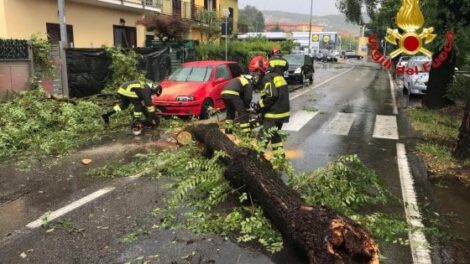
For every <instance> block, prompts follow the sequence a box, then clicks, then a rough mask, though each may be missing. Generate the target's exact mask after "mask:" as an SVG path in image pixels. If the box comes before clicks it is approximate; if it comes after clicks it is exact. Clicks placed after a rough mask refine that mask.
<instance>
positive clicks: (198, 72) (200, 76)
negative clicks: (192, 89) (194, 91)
mask: <svg viewBox="0 0 470 264" xmlns="http://www.w3.org/2000/svg"><path fill="white" fill-rule="evenodd" d="M211 73H212V67H184V68H179V69H177V70H176V71H175V72H174V73H173V74H172V75H171V76H170V77H169V78H168V80H170V81H175V82H207V81H209V79H210V77H211Z"/></svg>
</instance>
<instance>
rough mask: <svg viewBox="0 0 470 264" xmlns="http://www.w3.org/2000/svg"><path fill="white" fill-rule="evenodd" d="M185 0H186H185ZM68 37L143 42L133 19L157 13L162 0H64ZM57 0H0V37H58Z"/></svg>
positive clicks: (81, 41) (91, 43) (85, 42)
mask: <svg viewBox="0 0 470 264" xmlns="http://www.w3.org/2000/svg"><path fill="white" fill-rule="evenodd" d="M188 1H189V0H188ZM65 5H66V7H65V13H66V21H67V28H68V40H69V42H71V43H72V45H73V46H74V47H100V46H102V45H107V46H122V47H133V46H134V47H142V46H144V45H145V35H146V31H145V28H144V27H142V26H136V21H137V20H138V19H139V18H140V17H141V16H142V14H146V13H158V12H161V10H162V7H163V3H162V0H145V1H141V0H126V1H121V0H67V1H65ZM58 21H59V18H58V7H57V0H0V37H1V38H15V39H29V38H30V36H31V35H32V34H36V33H40V34H44V35H46V34H47V35H48V36H49V38H50V39H51V41H52V42H57V41H59V40H60V34H59V32H60V31H59V24H58Z"/></svg>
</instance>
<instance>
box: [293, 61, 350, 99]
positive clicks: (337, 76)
mask: <svg viewBox="0 0 470 264" xmlns="http://www.w3.org/2000/svg"><path fill="white" fill-rule="evenodd" d="M352 70H354V67H352V68H351V69H349V70H346V71H344V72H342V73H339V74H337V75H335V76H333V77H331V78H330V79H328V80H326V81H324V82H321V83H319V84H317V85H315V86H314V87H312V88H310V89H307V90H305V91H303V92H301V93H299V94H296V95H294V96H291V97H290V99H289V100H291V101H292V100H294V99H295V98H298V97H299V96H302V95H304V94H306V93H308V92H310V91H312V90H313V89H316V88H318V87H319V86H322V85H324V84H325V83H328V82H331V81H333V80H334V79H336V78H339V77H340V76H342V75H344V74H346V73H348V72H350V71H352Z"/></svg>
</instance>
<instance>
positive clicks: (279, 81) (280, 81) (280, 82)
mask: <svg viewBox="0 0 470 264" xmlns="http://www.w3.org/2000/svg"><path fill="white" fill-rule="evenodd" d="M273 82H274V86H275V87H276V88H279V87H282V86H285V85H287V82H286V79H284V77H282V76H276V77H274V79H273Z"/></svg>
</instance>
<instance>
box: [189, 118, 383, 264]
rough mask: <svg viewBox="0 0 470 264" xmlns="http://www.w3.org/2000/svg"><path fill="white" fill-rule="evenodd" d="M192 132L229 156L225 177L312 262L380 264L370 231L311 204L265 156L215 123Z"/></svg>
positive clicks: (209, 149) (332, 211)
mask: <svg viewBox="0 0 470 264" xmlns="http://www.w3.org/2000/svg"><path fill="white" fill-rule="evenodd" d="M189 131H190V132H191V133H192V134H193V135H194V137H195V138H196V140H198V141H199V142H201V143H204V145H205V147H206V152H207V153H208V154H211V153H213V152H214V151H224V152H225V153H226V154H227V155H228V156H227V157H226V158H223V160H222V161H223V162H224V163H225V164H226V165H227V167H228V169H227V170H226V172H225V177H226V178H227V179H228V180H229V181H230V182H231V184H232V185H234V187H240V186H244V188H246V191H247V192H248V193H249V194H250V195H251V197H253V198H254V199H255V201H257V203H258V204H259V205H260V206H261V207H262V208H263V210H264V212H265V214H266V215H267V216H268V217H269V218H270V219H271V221H272V223H273V224H274V225H275V226H276V227H277V228H278V229H279V230H280V232H281V233H282V235H283V237H284V239H286V240H288V241H291V242H293V243H294V244H296V245H297V246H298V247H299V248H300V249H301V250H303V251H304V252H305V253H306V255H307V257H308V259H309V262H310V263H319V264H326V263H344V262H349V261H351V260H355V261H360V262H362V263H379V249H378V244H377V243H376V242H375V240H374V239H373V238H372V236H371V235H370V233H369V232H368V231H367V230H365V229H364V228H362V227H361V226H360V225H359V224H357V223H355V222H354V221H353V220H351V219H350V218H348V217H345V216H342V215H340V214H338V213H337V212H336V211H334V210H332V209H330V208H326V207H321V206H315V205H306V204H305V203H304V201H303V200H302V198H301V196H300V195H299V194H298V193H297V192H296V191H294V190H292V189H290V188H289V187H288V186H287V185H286V184H285V183H284V182H283V181H282V179H281V177H280V176H279V175H278V174H277V173H276V172H275V171H274V170H273V168H272V166H271V163H270V162H269V161H267V160H266V159H264V157H261V156H260V155H259V154H257V153H256V152H255V151H253V150H250V149H246V148H239V147H237V146H236V145H235V144H234V143H233V142H232V141H230V140H229V138H228V137H227V136H225V135H224V134H223V133H222V132H220V130H219V128H218V126H217V125H216V124H212V125H210V124H209V125H196V126H193V127H191V128H190V129H189Z"/></svg>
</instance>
